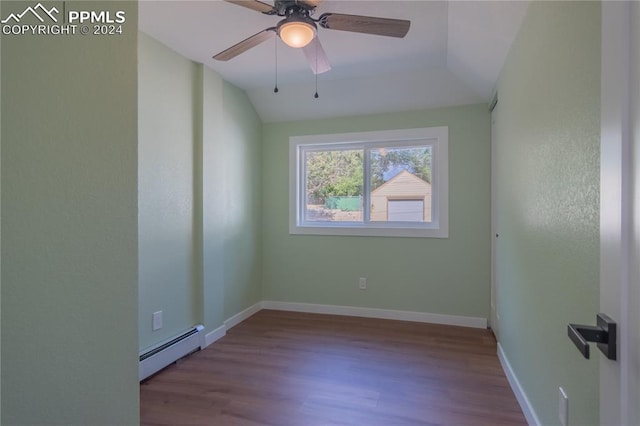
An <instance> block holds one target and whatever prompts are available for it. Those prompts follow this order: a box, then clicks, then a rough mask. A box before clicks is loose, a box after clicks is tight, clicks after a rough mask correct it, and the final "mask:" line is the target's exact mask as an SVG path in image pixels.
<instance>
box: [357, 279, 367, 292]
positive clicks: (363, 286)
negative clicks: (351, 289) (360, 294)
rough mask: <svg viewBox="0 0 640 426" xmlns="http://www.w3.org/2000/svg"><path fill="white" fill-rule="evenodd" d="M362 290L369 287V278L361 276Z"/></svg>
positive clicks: (360, 285)
mask: <svg viewBox="0 0 640 426" xmlns="http://www.w3.org/2000/svg"><path fill="white" fill-rule="evenodd" d="M359 287H360V290H366V289H367V279H366V278H364V277H360V284H359Z"/></svg>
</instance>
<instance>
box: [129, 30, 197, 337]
mask: <svg viewBox="0 0 640 426" xmlns="http://www.w3.org/2000/svg"><path fill="white" fill-rule="evenodd" d="M138 43H139V55H138V63H139V66H138V73H139V79H138V97H139V102H140V107H139V115H138V122H139V128H138V134H139V143H138V205H139V212H138V235H139V246H138V252H139V268H140V270H139V294H140V301H139V310H138V320H139V323H138V327H139V329H140V332H139V334H140V335H139V339H140V347H141V349H143V348H146V347H148V346H151V345H152V344H154V343H157V342H158V341H159V340H161V339H163V338H168V337H173V336H175V335H176V334H178V333H180V332H182V331H184V330H185V329H187V328H189V327H191V326H193V325H194V324H196V323H197V321H198V320H199V318H198V312H199V305H200V302H199V298H198V297H197V296H198V294H197V288H198V283H197V282H196V277H195V275H194V267H193V266H194V265H193V260H194V257H195V253H194V251H195V249H196V243H195V241H194V232H193V230H194V196H196V194H194V190H193V188H194V186H193V182H194V149H195V144H196V135H195V134H194V133H195V131H194V129H195V127H196V126H194V117H195V110H196V108H197V105H196V102H195V100H194V91H195V89H196V88H195V87H194V85H195V84H196V81H197V79H196V73H197V65H196V64H195V63H193V62H191V61H189V60H187V59H185V58H183V57H181V56H180V55H178V54H177V53H174V52H173V51H171V50H169V49H167V48H166V47H164V46H163V45H161V44H160V43H158V42H157V41H155V40H153V39H152V38H150V37H149V36H147V35H145V34H140V36H139V38H138ZM156 311H162V312H163V319H164V325H163V328H162V329H161V330H157V331H155V332H152V328H151V316H152V313H153V312H156Z"/></svg>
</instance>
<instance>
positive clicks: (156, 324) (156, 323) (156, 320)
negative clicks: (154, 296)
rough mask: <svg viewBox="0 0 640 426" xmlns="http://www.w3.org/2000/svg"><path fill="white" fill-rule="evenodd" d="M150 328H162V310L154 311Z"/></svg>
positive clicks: (153, 329) (154, 329)
mask: <svg viewBox="0 0 640 426" xmlns="http://www.w3.org/2000/svg"><path fill="white" fill-rule="evenodd" d="M152 319H153V320H152V321H151V322H152V325H151V330H152V331H156V330H160V329H161V328H162V311H158V312H154V313H153V315H152Z"/></svg>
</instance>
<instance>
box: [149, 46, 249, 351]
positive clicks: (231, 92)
mask: <svg viewBox="0 0 640 426" xmlns="http://www.w3.org/2000/svg"><path fill="white" fill-rule="evenodd" d="M139 43H140V44H139V49H140V55H139V61H140V65H139V68H140V70H139V71H140V83H139V90H140V95H139V97H140V150H139V162H140V199H139V203H140V216H139V227H140V309H139V327H140V350H144V349H145V348H148V347H150V346H152V345H154V344H157V343H159V342H161V341H162V340H165V339H166V338H169V337H172V336H175V335H176V334H177V333H179V332H180V331H182V330H185V329H187V328H189V327H191V326H193V325H194V324H196V323H200V322H202V323H204V325H205V328H206V331H207V332H209V331H212V330H214V329H215V328H217V327H219V326H221V325H222V324H223V321H224V320H225V319H227V318H229V317H230V316H232V315H234V314H236V313H238V312H240V311H242V310H243V309H246V308H247V307H249V306H251V305H253V304H254V303H256V302H258V301H259V300H260V268H261V255H260V248H261V233H260V225H261V219H260V217H261V216H260V214H261V207H260V200H261V188H260V184H259V182H260V175H261V157H260V154H261V144H260V137H261V133H260V131H261V122H260V120H259V119H258V116H257V114H256V112H255V110H254V109H253V106H252V105H251V103H250V102H249V100H248V98H247V97H246V95H245V94H244V92H242V91H241V90H240V89H238V88H236V87H235V86H233V85H231V84H229V83H227V82H225V81H224V80H222V78H221V77H220V76H219V75H218V74H216V73H215V72H213V71H211V70H209V69H207V68H205V67H203V66H202V65H201V64H195V63H193V62H192V61H189V60H187V59H185V58H184V57H182V56H180V55H179V54H177V53H175V52H173V51H172V50H170V49H169V48H167V47H166V46H164V45H162V44H161V43H159V42H157V41H156V40H154V39H152V38H151V37H149V36H147V35H144V34H141V35H140V42H139ZM158 310H162V311H163V313H164V327H163V328H162V329H161V330H158V331H156V332H152V331H151V315H152V313H153V312H155V311H158Z"/></svg>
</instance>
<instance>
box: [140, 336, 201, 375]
mask: <svg viewBox="0 0 640 426" xmlns="http://www.w3.org/2000/svg"><path fill="white" fill-rule="evenodd" d="M204 334H205V333H204V327H203V326H202V325H196V326H195V327H193V328H192V329H190V330H187V331H186V332H184V333H182V334H181V335H179V336H177V337H174V338H173V339H171V340H169V341H167V342H165V343H161V344H160V345H158V346H156V347H153V348H152V349H149V350H148V351H146V352H145V353H143V354H142V355H140V364H139V366H138V380H140V381H142V380H144V379H146V378H147V377H149V376H151V375H152V374H155V373H157V372H158V371H160V370H162V369H163V368H165V367H166V366H167V365H169V364H172V363H174V362H176V361H177V360H179V359H180V358H183V357H185V356H187V355H189V354H190V353H192V352H194V351H197V350H198V349H203V348H204V347H205V344H204Z"/></svg>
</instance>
